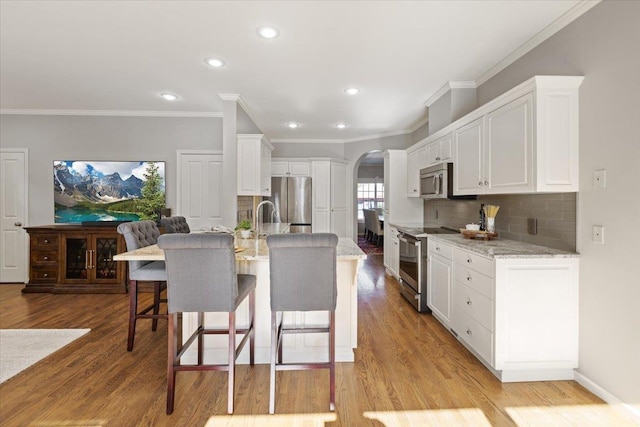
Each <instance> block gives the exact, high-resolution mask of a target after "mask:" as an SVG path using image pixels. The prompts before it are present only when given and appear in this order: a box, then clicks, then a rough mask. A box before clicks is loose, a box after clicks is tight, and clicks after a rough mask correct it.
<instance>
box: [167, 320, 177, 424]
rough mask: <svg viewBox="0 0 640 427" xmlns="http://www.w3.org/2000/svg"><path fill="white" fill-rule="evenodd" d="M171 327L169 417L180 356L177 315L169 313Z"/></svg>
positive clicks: (168, 370)
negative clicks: (177, 362)
mask: <svg viewBox="0 0 640 427" xmlns="http://www.w3.org/2000/svg"><path fill="white" fill-rule="evenodd" d="M168 320H169V322H168V323H169V325H168V332H167V340H168V341H169V343H168V346H167V348H168V350H169V351H168V354H167V415H170V414H171V413H173V401H174V397H175V394H176V371H175V369H174V366H175V364H176V356H177V354H178V331H177V329H178V328H177V323H178V321H177V316H176V313H169V319H168Z"/></svg>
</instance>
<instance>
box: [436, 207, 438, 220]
mask: <svg viewBox="0 0 640 427" xmlns="http://www.w3.org/2000/svg"><path fill="white" fill-rule="evenodd" d="M436 219H438V209H436Z"/></svg>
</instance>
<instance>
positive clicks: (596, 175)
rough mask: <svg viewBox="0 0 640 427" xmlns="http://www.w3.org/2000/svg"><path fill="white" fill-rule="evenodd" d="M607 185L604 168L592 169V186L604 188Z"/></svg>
mask: <svg viewBox="0 0 640 427" xmlns="http://www.w3.org/2000/svg"><path fill="white" fill-rule="evenodd" d="M606 186H607V171H606V170H605V169H598V170H595V171H593V187H594V188H605V187H606Z"/></svg>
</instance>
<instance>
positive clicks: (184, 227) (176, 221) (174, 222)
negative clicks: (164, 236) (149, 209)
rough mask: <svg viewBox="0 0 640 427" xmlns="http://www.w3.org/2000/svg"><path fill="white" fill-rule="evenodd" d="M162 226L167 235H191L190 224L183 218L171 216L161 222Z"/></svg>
mask: <svg viewBox="0 0 640 427" xmlns="http://www.w3.org/2000/svg"><path fill="white" fill-rule="evenodd" d="M160 226H161V227H164V231H165V233H190V232H191V230H190V229H189V224H187V220H186V218H185V217H183V216H169V217H165V218H162V219H161V220H160Z"/></svg>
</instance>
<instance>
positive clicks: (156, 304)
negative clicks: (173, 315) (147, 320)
mask: <svg viewBox="0 0 640 427" xmlns="http://www.w3.org/2000/svg"><path fill="white" fill-rule="evenodd" d="M158 314H160V282H153V315H154V317H153V320H151V330H152V331H154V332H155V331H156V329H158V318H157V317H155V316H158Z"/></svg>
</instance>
